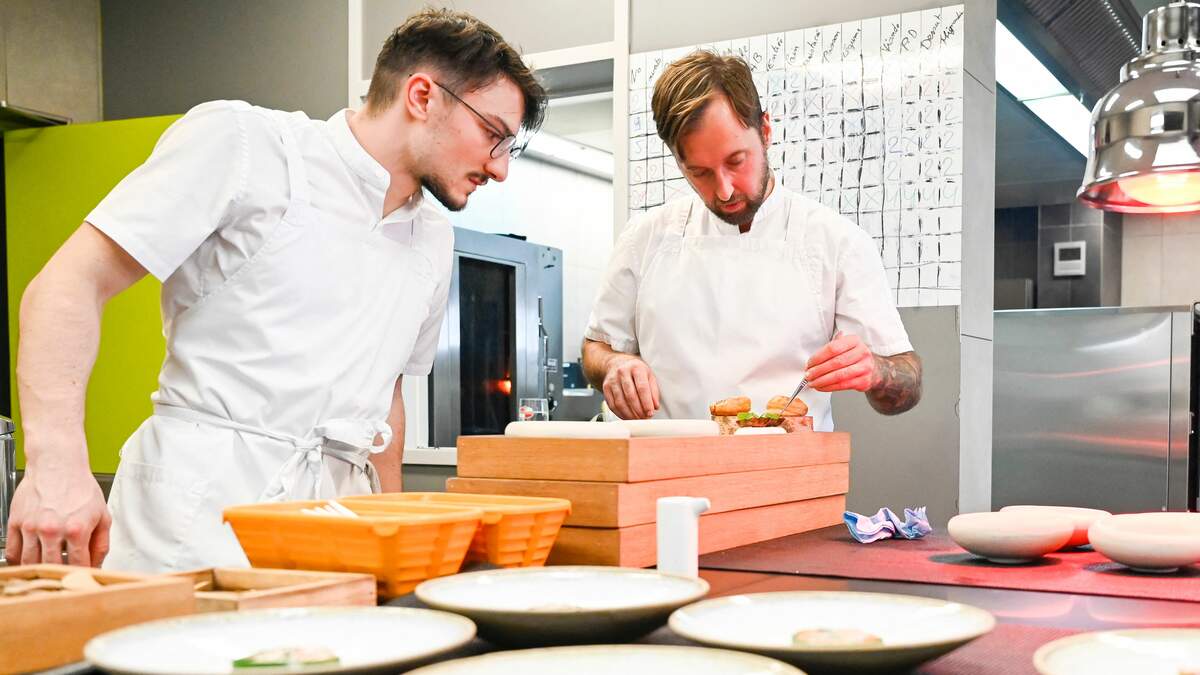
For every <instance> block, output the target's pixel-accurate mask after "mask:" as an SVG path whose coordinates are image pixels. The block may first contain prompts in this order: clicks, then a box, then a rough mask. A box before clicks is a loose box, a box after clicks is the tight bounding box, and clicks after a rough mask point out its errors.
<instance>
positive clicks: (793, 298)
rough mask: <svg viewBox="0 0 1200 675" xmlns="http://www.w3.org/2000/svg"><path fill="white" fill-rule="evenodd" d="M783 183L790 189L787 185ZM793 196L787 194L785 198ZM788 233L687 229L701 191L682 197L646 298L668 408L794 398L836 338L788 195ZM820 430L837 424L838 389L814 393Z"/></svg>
mask: <svg viewBox="0 0 1200 675" xmlns="http://www.w3.org/2000/svg"><path fill="white" fill-rule="evenodd" d="M775 189H776V190H778V189H781V188H779V187H778V186H776V187H775ZM785 196H786V195H785ZM784 204H785V206H784V208H785V209H786V212H785V213H784V218H785V221H786V223H787V225H786V229H785V232H786V234H785V235H784V238H783V240H778V239H764V238H761V237H749V236H729V235H711V236H703V235H699V234H689V233H688V223H689V221H690V220H691V215H692V213H693V212H696V213H703V211H702V209H704V208H705V206H704V204H703V203H702V202H701V201H699V199H697V198H692V199H686V200H681V201H679V202H677V203H673V204H671V205H670V206H668V208H669V209H670V211H669V212H668V213H667V214H666V218H667V222H668V228H667V232H666V235H665V237H664V240H663V243H662V245H661V246H660V247H659V248H658V250H657V252H656V253H655V254H654V256H653V258H652V259H651V260H650V262H649V263H648V265H647V267H646V272H645V274H644V276H643V278H642V283H641V285H640V286H639V289H638V296H637V331H638V345H639V351H640V353H641V356H642V358H643V359H645V361H646V362H647V363H648V364H649V365H650V367H651V369H652V370H653V371H654V375H655V377H656V378H657V379H658V387H659V392H660V394H661V403H662V415H663V416H664V417H667V418H671V419H707V418H708V416H709V411H708V407H709V405H710V404H711V403H712V402H714V401H717V400H720V399H723V398H729V397H732V396H748V397H750V399H751V401H752V402H753V405H754V409H755V410H756V411H757V412H762V411H763V410H764V409H765V408H766V405H767V401H768V400H770V398H771V397H772V396H778V395H785V396H786V395H789V394H791V393H792V390H793V389H795V388H796V385H797V384H799V383H800V380H801V379H802V378H803V377H804V370H805V364H806V363H807V362H808V359H809V357H811V356H812V355H813V353H815V352H816V351H817V350H818V349H820V348H821V347H823V346H824V345H825V344H827V343H828V342H829V339H830V337H831V336H832V334H833V327H832V326H829V325H826V319H825V317H824V316H823V314H822V312H821V310H820V306H821V305H820V297H819V296H818V294H817V292H816V287H815V285H814V283H813V279H812V277H810V271H809V270H810V268H811V267H812V266H813V265H814V264H815V262H816V261H809V260H806V257H807V256H808V255H810V254H809V253H807V252H806V250H805V248H804V236H805V230H804V222H803V220H804V214H803V213H796V212H795V209H793V200H792V199H784ZM800 398H802V399H803V400H804V402H805V403H807V404H808V408H809V411H810V412H809V414H810V415H812V417H813V422H814V426H815V428H816V429H817V430H818V431H832V430H833V417H832V415H831V413H830V406H829V394H827V393H822V392H818V391H815V390H811V389H808V390H805V392H804V393H802V394H801V395H800Z"/></svg>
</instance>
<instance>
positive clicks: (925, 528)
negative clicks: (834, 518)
mask: <svg viewBox="0 0 1200 675" xmlns="http://www.w3.org/2000/svg"><path fill="white" fill-rule="evenodd" d="M842 518H843V519H844V520H845V521H846V527H847V528H849V530H850V536H852V537H854V538H855V539H857V540H858V542H859V543H862V544H869V543H871V542H873V541H879V540H880V539H890V538H892V537H904V538H905V539H920V538H921V537H924V536H925V535H927V534H929V533H930V532H932V531H933V528H932V527H930V526H929V518H928V516H926V515H925V507H924V506H921V507H918V508H915V509H904V521H903V522H901V520H900V518H899V517H898V516H897V515H896V514H895V513H893V512H892V510H891V509H889V508H887V507H884V508H882V509H879V511H878V512H877V513H876V514H875V515H873V516H864V515H862V514H860V513H855V512H853V511H847V512H846V513H845V514H844V515H843V516H842Z"/></svg>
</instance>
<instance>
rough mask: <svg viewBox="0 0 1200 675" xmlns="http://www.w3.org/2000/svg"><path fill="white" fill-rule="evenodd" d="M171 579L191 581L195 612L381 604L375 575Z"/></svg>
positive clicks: (254, 572)
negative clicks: (377, 596) (377, 595)
mask: <svg viewBox="0 0 1200 675" xmlns="http://www.w3.org/2000/svg"><path fill="white" fill-rule="evenodd" d="M173 576H177V577H183V578H186V579H188V580H189V581H190V582H191V584H192V588H193V590H194V591H195V594H196V611H197V612H232V611H238V610H243V609H265V608H268V607H314V606H331V607H344V606H348V605H362V606H368V607H374V606H375V604H376V602H377V599H376V595H375V576H374V575H372V574H349V573H345V572H312V571H307V570H274V569H258V568H249V569H244V568H222V567H218V568H209V569H203V570H193V571H191V572H179V573H177V574H175V575H173Z"/></svg>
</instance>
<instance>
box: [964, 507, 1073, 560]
mask: <svg viewBox="0 0 1200 675" xmlns="http://www.w3.org/2000/svg"><path fill="white" fill-rule="evenodd" d="M946 529H947V530H949V532H950V538H951V539H953V540H954V543H956V544H958V545H959V546H961V547H963V548H965V549H967V550H968V551H970V552H971V553H974V554H975V555H977V556H980V557H982V558H987V559H988V560H991V561H992V562H997V563H1004V564H1010V565H1011V564H1019V563H1027V562H1030V561H1032V560H1035V559H1037V558H1040V557H1042V556H1044V555H1046V554H1047V553H1051V552H1053V551H1057V550H1058V549H1060V548H1062V547H1063V546H1065V545H1066V544H1067V542H1068V541H1070V540H1071V537H1072V535H1074V533H1075V522H1074V521H1073V520H1071V519H1070V518H1068V517H1067V516H1063V515H1061V514H1057V513H1050V512H1048V511H998V512H995V513H989V512H986V511H985V512H981V513H961V514H959V515H957V516H954V517H953V518H951V519H950V522H949V523H947V524H946Z"/></svg>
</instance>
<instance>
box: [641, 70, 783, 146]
mask: <svg viewBox="0 0 1200 675" xmlns="http://www.w3.org/2000/svg"><path fill="white" fill-rule="evenodd" d="M719 97H724V98H725V99H726V100H727V101H729V105H731V106H732V107H733V110H734V112H735V113H737V116H738V118H739V119H740V120H741V121H742V124H743V125H745V126H746V128H748V129H751V128H752V129H755V130H756V131H758V132H759V133H760V134H761V133H762V104H761V103H759V100H758V89H757V88H756V87H755V86H754V76H753V75H751V73H750V66H749V65H747V64H746V62H745V61H743V60H742V59H740V58H738V57H736V56H718V55H717V54H714V53H712V52H709V51H695V52H692V53H691V54H688V55H687V56H685V57H683V58H682V59H679V60H678V61H676V62H674V63H672V64H671V65H669V66H667V69H666V70H664V71H663V74H662V75H660V76H659V78H658V82H657V83H656V84H655V85H654V96H653V98H651V100H650V107H651V110H653V111H654V123H655V125H657V126H658V136H659V138H661V139H662V140H663V143H665V144H666V146H667V147H668V148H670V149H671V151H672V152H675V153H676V154H679V140H680V139H681V138H682V137H683V135H684V134H686V133H687V132H688V131H690V130H691V127H692V126H693V125H694V124H695V123H696V120H697V119H699V118H700V115H701V114H702V113H703V112H704V111H705V109H707V108H708V104H709V103H711V102H712V101H714V100H716V99H717V98H719Z"/></svg>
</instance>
